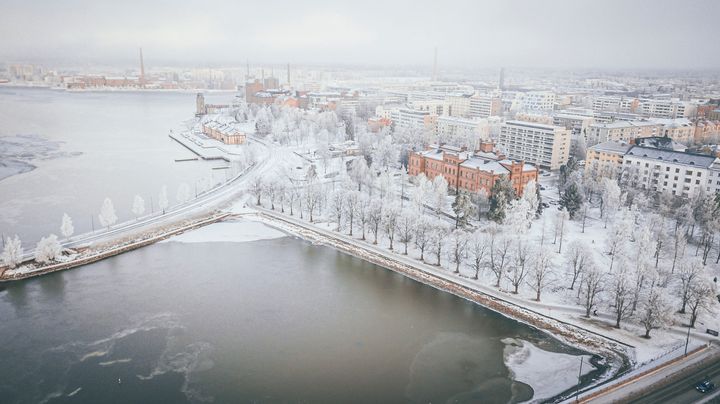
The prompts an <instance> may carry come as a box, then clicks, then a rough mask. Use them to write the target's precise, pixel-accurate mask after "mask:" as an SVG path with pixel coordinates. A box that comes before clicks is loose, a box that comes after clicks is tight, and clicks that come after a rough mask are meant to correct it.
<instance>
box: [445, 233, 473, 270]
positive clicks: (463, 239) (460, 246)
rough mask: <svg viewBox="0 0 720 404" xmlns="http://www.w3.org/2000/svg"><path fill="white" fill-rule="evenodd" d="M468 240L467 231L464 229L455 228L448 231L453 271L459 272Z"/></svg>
mask: <svg viewBox="0 0 720 404" xmlns="http://www.w3.org/2000/svg"><path fill="white" fill-rule="evenodd" d="M468 242H469V237H468V233H467V232H466V231H465V230H461V229H455V230H453V231H452V233H450V246H449V248H450V251H449V252H448V253H449V256H450V262H451V263H453V264H455V273H456V274H459V273H460V264H462V263H463V261H465V255H466V252H467V246H468Z"/></svg>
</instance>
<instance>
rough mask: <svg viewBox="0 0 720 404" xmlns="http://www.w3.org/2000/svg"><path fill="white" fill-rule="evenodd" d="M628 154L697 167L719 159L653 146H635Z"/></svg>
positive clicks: (708, 164) (706, 165) (705, 165)
mask: <svg viewBox="0 0 720 404" xmlns="http://www.w3.org/2000/svg"><path fill="white" fill-rule="evenodd" d="M626 156H636V157H643V158H648V159H653V160H662V161H667V162H670V163H675V164H683V165H688V166H695V167H705V168H707V167H710V166H711V165H712V164H713V163H714V162H715V161H716V160H717V159H716V158H715V157H713V156H708V155H705V154H696V153H686V152H677V151H673V150H665V149H656V148H653V147H642V146H633V147H632V148H631V149H630V150H628V152H627V154H626Z"/></svg>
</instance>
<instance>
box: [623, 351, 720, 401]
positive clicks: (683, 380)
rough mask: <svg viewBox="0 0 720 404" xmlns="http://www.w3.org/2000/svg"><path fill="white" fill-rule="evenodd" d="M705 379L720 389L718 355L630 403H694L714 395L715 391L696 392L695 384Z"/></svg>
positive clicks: (719, 362)
mask: <svg viewBox="0 0 720 404" xmlns="http://www.w3.org/2000/svg"><path fill="white" fill-rule="evenodd" d="M705 379H710V380H711V381H712V382H713V383H715V385H716V386H717V387H716V389H718V388H720V357H718V356H717V355H715V356H713V358H712V359H711V360H709V361H708V362H704V363H703V364H702V365H701V366H700V367H699V368H696V367H694V368H692V369H690V370H689V371H688V372H685V373H684V374H683V375H682V376H680V378H679V379H677V378H675V379H673V380H674V381H672V382H670V383H669V384H667V385H666V386H663V387H661V388H658V389H656V390H654V391H652V392H650V393H649V394H647V395H645V396H643V397H642V398H639V399H636V400H634V401H630V402H631V403H636V404H650V403H653V404H655V403H678V404H688V403H694V402H697V401H700V400H702V399H704V398H706V397H707V396H708V395H710V394H712V393H714V391H713V392H710V393H705V394H702V393H700V392H698V391H697V390H695V384H697V383H698V382H700V381H702V380H705ZM715 402H720V400H716V401H715Z"/></svg>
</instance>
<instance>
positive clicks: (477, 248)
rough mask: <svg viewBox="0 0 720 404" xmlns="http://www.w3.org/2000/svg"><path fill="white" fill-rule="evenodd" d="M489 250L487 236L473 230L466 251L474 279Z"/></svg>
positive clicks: (482, 265) (481, 267)
mask: <svg viewBox="0 0 720 404" xmlns="http://www.w3.org/2000/svg"><path fill="white" fill-rule="evenodd" d="M488 250H489V245H488V238H487V236H486V235H485V234H484V233H483V232H482V230H480V229H478V230H475V232H473V234H472V236H471V237H470V239H469V242H468V253H469V255H470V259H471V262H470V266H471V267H472V269H474V270H475V276H474V277H473V278H474V279H477V278H478V275H479V274H480V271H481V270H482V269H483V267H484V265H485V258H486V256H487V253H488Z"/></svg>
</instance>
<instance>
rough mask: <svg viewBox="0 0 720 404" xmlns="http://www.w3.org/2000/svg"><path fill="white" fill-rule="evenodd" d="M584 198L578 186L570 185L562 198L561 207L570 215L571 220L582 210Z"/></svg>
mask: <svg viewBox="0 0 720 404" xmlns="http://www.w3.org/2000/svg"><path fill="white" fill-rule="evenodd" d="M583 200H584V199H583V197H582V195H581V194H580V191H579V190H578V187H577V185H576V184H574V183H573V184H570V185H568V186H567V187H566V188H565V191H563V193H562V196H561V197H560V207H562V208H564V209H565V210H566V211H567V212H568V214H569V215H570V219H574V218H575V214H576V213H577V212H578V211H580V209H582V205H583Z"/></svg>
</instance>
